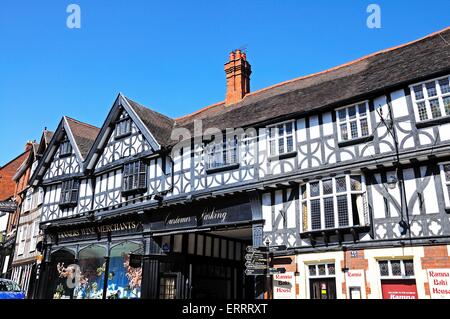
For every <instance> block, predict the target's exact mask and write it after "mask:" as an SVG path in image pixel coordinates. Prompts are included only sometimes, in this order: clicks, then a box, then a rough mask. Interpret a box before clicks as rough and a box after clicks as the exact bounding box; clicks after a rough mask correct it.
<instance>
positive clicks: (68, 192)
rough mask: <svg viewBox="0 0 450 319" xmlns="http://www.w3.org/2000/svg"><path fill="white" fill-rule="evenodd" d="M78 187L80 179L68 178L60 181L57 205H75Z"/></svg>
mask: <svg viewBox="0 0 450 319" xmlns="http://www.w3.org/2000/svg"><path fill="white" fill-rule="evenodd" d="M79 189H80V181H79V180H77V179H72V180H68V181H65V182H63V183H62V186H61V198H60V200H59V206H61V207H75V206H77V202H78V193H79Z"/></svg>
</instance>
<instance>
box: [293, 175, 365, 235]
mask: <svg viewBox="0 0 450 319" xmlns="http://www.w3.org/2000/svg"><path fill="white" fill-rule="evenodd" d="M301 193H302V196H301V202H302V203H301V205H302V214H303V216H302V220H303V223H302V225H303V231H304V232H305V231H312V230H322V229H332V228H338V227H348V226H355V225H366V223H367V222H368V221H367V207H366V206H367V205H366V199H365V190H364V185H363V179H362V176H360V175H346V176H338V177H330V178H324V179H322V180H320V181H312V182H309V183H306V184H304V185H302V186H301Z"/></svg>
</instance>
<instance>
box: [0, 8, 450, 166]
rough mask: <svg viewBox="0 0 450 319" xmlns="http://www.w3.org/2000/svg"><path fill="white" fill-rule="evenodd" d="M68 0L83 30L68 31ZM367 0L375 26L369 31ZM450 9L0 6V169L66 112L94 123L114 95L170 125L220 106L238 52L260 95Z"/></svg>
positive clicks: (429, 24)
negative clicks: (376, 13) (227, 67)
mask: <svg viewBox="0 0 450 319" xmlns="http://www.w3.org/2000/svg"><path fill="white" fill-rule="evenodd" d="M71 3H75V4H78V5H79V6H80V8H81V29H69V28H67V26H66V19H67V16H68V15H69V14H68V13H66V8H67V6H68V5H69V4H71ZM236 3H238V4H236ZM371 3H376V4H378V5H380V7H381V23H382V25H381V29H369V28H367V26H366V19H367V17H368V15H369V14H368V13H366V8H367V6H368V5H369V4H371ZM449 12H450V1H448V0H428V1H426V2H424V1H413V0H395V1H392V0H386V1H380V0H371V1H363V0H351V1H350V0H342V1H325V0H322V1H318V0H315V1H312V0H311V1H300V0H283V1H280V0H251V1H250V0H248V1H230V0H228V1H221V0H214V1H212V0H207V1H198V0H190V1H175V0H172V1H167V0H165V1H153V0H139V1H138V0H127V1H119V0H115V1H112V0H95V1H94V0H69V1H65V0H58V1H48V0H47V1H45V0H40V1H22V0H2V2H1V4H0V39H1V41H0V70H1V75H2V76H1V77H0V110H1V124H0V165H3V164H5V163H6V162H8V161H9V160H10V159H12V158H13V157H15V156H16V155H18V154H20V153H21V152H22V151H23V147H24V144H25V142H26V141H27V140H34V139H39V138H40V134H41V132H42V130H43V128H44V127H45V126H47V127H48V128H49V129H52V130H53V129H55V128H56V126H57V124H58V122H59V121H60V119H61V117H62V116H63V115H67V116H70V117H74V118H76V119H79V120H81V121H84V122H88V123H90V124H93V125H97V126H101V125H102V124H103V121H104V119H105V117H106V115H107V113H108V111H109V108H110V107H111V105H112V103H113V101H114V99H115V97H116V95H117V93H118V92H123V93H124V94H125V95H127V96H128V97H130V98H132V99H134V100H136V101H138V102H140V103H142V104H144V105H146V106H148V107H151V108H153V109H155V110H157V111H159V112H162V113H164V114H166V115H169V116H171V117H177V116H180V115H184V114H187V113H190V112H193V111H195V110H197V109H199V108H201V107H204V106H206V105H208V104H212V103H215V102H219V101H222V100H223V98H224V94H225V75H224V71H223V64H224V62H225V61H226V59H227V56H228V53H229V52H230V51H231V50H233V49H235V48H239V47H246V49H247V56H248V60H249V61H250V63H251V64H252V69H253V74H252V79H251V87H252V90H257V89H261V88H264V87H266V86H269V85H272V84H275V83H278V82H282V81H285V80H288V79H292V78H295V77H298V76H301V75H306V74H310V73H314V72H318V71H321V70H324V69H327V68H329V67H333V66H336V65H339V64H342V63H345V62H348V61H350V60H353V59H356V58H358V57H361V56H364V55H366V54H369V53H372V52H375V51H378V50H381V49H384V48H388V47H391V46H394V45H398V44H401V43H405V42H408V41H411V40H414V39H417V38H420V37H423V36H425V35H427V34H429V33H432V32H434V31H437V30H440V29H443V28H445V27H447V26H449V25H450V15H449Z"/></svg>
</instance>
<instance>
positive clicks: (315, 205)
mask: <svg viewBox="0 0 450 319" xmlns="http://www.w3.org/2000/svg"><path fill="white" fill-rule="evenodd" d="M311 228H312V230H317V229H321V228H322V225H321V222H320V200H319V199H314V200H312V201H311Z"/></svg>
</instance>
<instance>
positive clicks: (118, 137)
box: [114, 132, 131, 141]
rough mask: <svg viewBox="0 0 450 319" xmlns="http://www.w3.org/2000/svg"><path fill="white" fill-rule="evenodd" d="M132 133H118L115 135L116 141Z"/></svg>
mask: <svg viewBox="0 0 450 319" xmlns="http://www.w3.org/2000/svg"><path fill="white" fill-rule="evenodd" d="M130 135H131V132H128V133H125V134H121V135H117V136H114V140H115V141H117V140H122V139H124V138H126V137H128V136H130Z"/></svg>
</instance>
